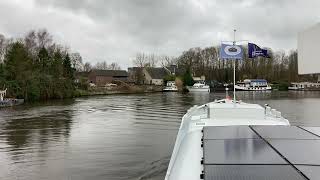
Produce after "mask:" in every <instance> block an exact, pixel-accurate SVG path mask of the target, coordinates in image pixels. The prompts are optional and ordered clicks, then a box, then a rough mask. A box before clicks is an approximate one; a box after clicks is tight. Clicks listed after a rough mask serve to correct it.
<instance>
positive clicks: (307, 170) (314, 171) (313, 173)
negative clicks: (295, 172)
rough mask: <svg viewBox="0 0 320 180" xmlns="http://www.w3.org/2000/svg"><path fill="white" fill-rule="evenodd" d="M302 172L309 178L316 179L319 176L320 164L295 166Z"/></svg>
mask: <svg viewBox="0 0 320 180" xmlns="http://www.w3.org/2000/svg"><path fill="white" fill-rule="evenodd" d="M296 167H297V168H298V169H299V170H300V171H301V172H302V173H303V174H305V175H306V176H307V177H308V178H309V179H310V180H317V179H319V178H320V166H301V165H299V166H296Z"/></svg>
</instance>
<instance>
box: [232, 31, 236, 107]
mask: <svg viewBox="0 0 320 180" xmlns="http://www.w3.org/2000/svg"><path fill="white" fill-rule="evenodd" d="M236 31H237V30H236V29H234V30H233V45H236ZM233 103H234V104H236V59H234V60H233Z"/></svg>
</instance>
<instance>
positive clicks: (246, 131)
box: [203, 126, 259, 139]
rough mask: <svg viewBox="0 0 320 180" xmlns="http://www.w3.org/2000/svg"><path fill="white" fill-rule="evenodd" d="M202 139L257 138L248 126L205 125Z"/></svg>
mask: <svg viewBox="0 0 320 180" xmlns="http://www.w3.org/2000/svg"><path fill="white" fill-rule="evenodd" d="M203 137H204V139H240V138H259V136H257V134H256V133H255V132H253V131H252V130H251V129H250V128H249V127H248V126H222V127H218V126H207V127H204V131H203Z"/></svg>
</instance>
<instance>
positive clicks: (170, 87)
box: [163, 81, 178, 92]
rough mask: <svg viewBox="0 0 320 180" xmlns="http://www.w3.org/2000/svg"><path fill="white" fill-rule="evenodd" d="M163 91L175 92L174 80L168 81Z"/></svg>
mask: <svg viewBox="0 0 320 180" xmlns="http://www.w3.org/2000/svg"><path fill="white" fill-rule="evenodd" d="M163 91H165V92H177V91H178V87H177V86H176V83H175V82H174V81H168V82H167V85H166V87H165V88H164V89H163Z"/></svg>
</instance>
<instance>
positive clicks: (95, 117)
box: [0, 91, 320, 180]
mask: <svg viewBox="0 0 320 180" xmlns="http://www.w3.org/2000/svg"><path fill="white" fill-rule="evenodd" d="M224 96H225V93H210V94H179V93H154V94H139V95H109V96H95V97H88V98H78V99H73V100H63V101H50V102H47V103H37V104H32V105H31V104H27V105H22V106H17V107H13V108H6V109H0V179H1V180H7V179H8V180H9V179H10V180H11V179H19V180H20V179H21V180H65V179H72V180H73V179H76V180H82V179H91V180H100V179H103V180H105V179H107V180H120V179H121V180H125V179H130V180H131V179H132V180H138V179H141V180H142V179H156V180H158V179H159V180H160V179H163V178H164V175H165V172H166V169H167V165H168V163H169V159H170V155H171V151H172V149H173V146H174V141H175V137H176V134H177V131H178V128H179V125H180V121H181V117H182V116H183V115H184V114H185V113H186V111H187V109H188V108H190V107H191V106H193V105H195V104H197V105H200V104H203V103H206V102H210V101H213V100H215V99H219V98H223V97H224ZM237 97H238V99H241V100H243V101H245V102H252V103H258V104H261V105H264V104H269V105H270V106H271V107H273V108H276V109H278V110H280V111H281V112H282V114H283V116H285V117H286V118H288V119H289V120H290V122H291V124H293V125H309V126H320V119H319V116H318V114H319V112H318V111H319V110H320V92H278V91H273V92H237Z"/></svg>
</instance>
